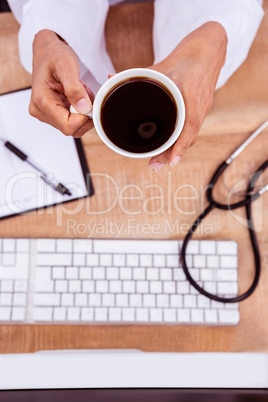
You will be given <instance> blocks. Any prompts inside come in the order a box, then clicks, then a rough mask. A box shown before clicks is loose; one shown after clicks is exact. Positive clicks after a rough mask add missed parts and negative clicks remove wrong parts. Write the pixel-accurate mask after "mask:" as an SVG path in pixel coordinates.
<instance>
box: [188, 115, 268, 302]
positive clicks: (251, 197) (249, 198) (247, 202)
mask: <svg viewBox="0 0 268 402" xmlns="http://www.w3.org/2000/svg"><path fill="white" fill-rule="evenodd" d="M267 126H268V120H266V122H264V123H263V124H262V125H261V126H260V127H259V128H258V129H257V130H256V131H255V132H254V133H252V134H251V135H250V136H249V138H248V139H247V140H246V141H245V142H244V143H243V144H242V145H241V146H240V147H239V148H237V149H236V150H235V152H233V153H232V155H231V156H230V157H229V158H228V159H227V160H226V161H225V162H223V163H222V164H221V165H220V166H219V167H218V169H217V170H216V172H215V173H214V175H213V176H212V179H211V180H210V183H209V186H208V189H207V193H206V194H207V199H208V201H209V205H208V207H207V208H206V209H205V210H204V211H203V212H202V213H201V214H200V215H199V217H198V218H197V219H196V220H195V222H194V223H193V224H192V226H191V228H190V229H189V231H188V233H187V235H186V237H185V239H184V241H183V244H182V249H181V260H182V268H183V271H184V273H185V275H186V278H187V279H188V281H189V282H190V283H191V285H192V286H193V287H194V288H195V289H196V290H198V291H199V292H200V293H201V294H203V295H204V296H206V297H208V298H210V299H212V300H216V301H218V302H223V303H237V302H240V301H242V300H245V299H246V298H247V297H249V296H250V295H251V294H252V293H253V292H254V290H255V288H256V286H257V284H258V281H259V278H260V271H261V259H260V252H259V247H258V241H257V237H256V233H255V229H254V225H253V219H252V211H251V203H252V202H253V201H255V200H256V199H257V198H259V197H260V196H261V195H262V194H263V193H264V192H265V191H267V190H268V184H266V185H265V186H263V187H261V188H260V189H259V190H258V191H255V192H253V190H254V187H255V184H256V182H257V180H258V178H259V176H260V175H261V174H262V173H263V172H264V170H265V169H266V168H267V167H268V160H266V161H265V162H264V163H263V164H262V165H261V166H259V168H258V170H257V171H256V172H255V173H254V174H253V175H252V177H251V179H250V182H249V185H248V188H247V191H246V194H245V198H244V199H243V200H242V201H239V202H236V203H234V204H221V203H219V202H218V201H216V200H215V199H214V197H213V195H212V193H213V188H214V186H215V184H216V183H217V180H218V179H219V177H220V175H221V174H222V173H223V172H224V171H225V170H226V169H227V167H228V166H229V165H230V164H231V162H232V161H233V160H234V159H235V158H236V157H237V156H238V155H239V154H240V153H241V152H242V151H243V150H244V149H245V148H246V147H247V146H248V145H249V144H250V143H251V141H253V140H254V138H256V137H257V136H258V134H259V133H260V132H261V131H262V130H263V129H264V128H265V127H267ZM240 207H245V209H246V216H247V226H248V230H249V235H250V240H251V244H252V249H253V253H254V261H255V275H254V279H253V282H252V284H251V286H250V287H249V289H248V290H247V291H246V292H245V293H243V294H241V295H239V296H236V297H221V296H217V295H214V294H212V293H209V292H207V291H206V290H204V289H203V288H201V287H200V286H199V285H198V283H197V282H196V281H195V280H194V279H193V277H192V276H191V274H190V272H189V269H188V267H187V264H186V249H187V245H188V243H189V241H190V240H191V237H192V235H193V234H194V232H195V230H196V228H197V227H198V226H199V225H200V223H201V222H202V220H203V219H204V218H205V217H206V216H207V215H208V214H209V213H210V212H211V211H212V210H213V209H214V208H217V209H222V210H225V211H230V210H233V209H236V208H240Z"/></svg>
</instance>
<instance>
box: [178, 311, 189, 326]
mask: <svg viewBox="0 0 268 402" xmlns="http://www.w3.org/2000/svg"><path fill="white" fill-rule="evenodd" d="M177 316H178V321H179V322H180V323H190V321H191V320H190V310H189V309H178V310H177Z"/></svg>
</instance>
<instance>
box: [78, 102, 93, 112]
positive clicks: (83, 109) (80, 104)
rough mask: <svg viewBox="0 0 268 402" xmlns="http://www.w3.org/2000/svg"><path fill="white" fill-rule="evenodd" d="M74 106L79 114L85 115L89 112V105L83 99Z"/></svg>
mask: <svg viewBox="0 0 268 402" xmlns="http://www.w3.org/2000/svg"><path fill="white" fill-rule="evenodd" d="M76 106H77V109H78V110H79V112H80V113H81V114H87V113H89V112H90V110H91V105H90V103H89V102H88V101H87V100H86V99H85V98H82V99H80V100H79V101H78V102H77V104H76Z"/></svg>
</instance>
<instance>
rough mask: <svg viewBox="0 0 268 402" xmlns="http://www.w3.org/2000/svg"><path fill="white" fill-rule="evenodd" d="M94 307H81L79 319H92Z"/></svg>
mask: <svg viewBox="0 0 268 402" xmlns="http://www.w3.org/2000/svg"><path fill="white" fill-rule="evenodd" d="M93 318H94V309H93V308H92V307H87V308H81V320H82V321H93Z"/></svg>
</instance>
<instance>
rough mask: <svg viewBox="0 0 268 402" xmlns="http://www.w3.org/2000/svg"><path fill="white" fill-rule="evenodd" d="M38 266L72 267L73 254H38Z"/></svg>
mask: <svg viewBox="0 0 268 402" xmlns="http://www.w3.org/2000/svg"><path fill="white" fill-rule="evenodd" d="M37 265H41V266H45V265H46V266H55V265H60V266H62V265H64V266H70V265H72V254H67V253H66V254H64V253H57V254H56V253H39V254H37Z"/></svg>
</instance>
